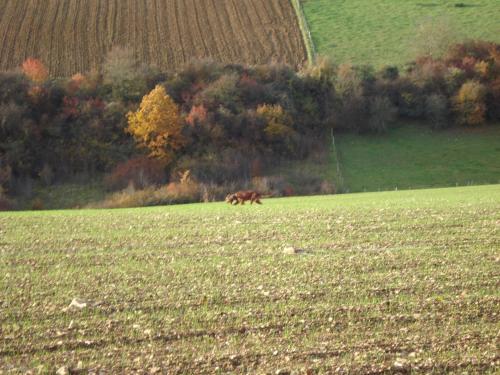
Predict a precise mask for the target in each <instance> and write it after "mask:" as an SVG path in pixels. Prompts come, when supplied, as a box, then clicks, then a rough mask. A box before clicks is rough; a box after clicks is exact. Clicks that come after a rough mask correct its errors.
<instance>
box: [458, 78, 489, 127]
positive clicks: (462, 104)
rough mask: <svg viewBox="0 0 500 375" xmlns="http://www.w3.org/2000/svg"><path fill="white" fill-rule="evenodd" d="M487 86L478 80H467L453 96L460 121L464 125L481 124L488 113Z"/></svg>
mask: <svg viewBox="0 0 500 375" xmlns="http://www.w3.org/2000/svg"><path fill="white" fill-rule="evenodd" d="M485 98H486V88H485V86H484V85H483V84H481V83H480V82H478V81H474V80H469V81H467V82H465V83H464V84H463V85H462V87H461V88H460V90H459V91H458V94H457V95H456V96H455V97H454V98H453V102H454V110H455V112H456V114H457V117H458V122H459V123H461V124H463V125H480V124H482V123H483V122H484V121H485V115H486V104H485Z"/></svg>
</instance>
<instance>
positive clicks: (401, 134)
mask: <svg viewBox="0 0 500 375" xmlns="http://www.w3.org/2000/svg"><path fill="white" fill-rule="evenodd" d="M336 142H337V150H338V152H339V159H340V162H341V166H342V174H343V177H344V185H345V186H344V190H346V191H351V192H359V191H377V190H394V189H396V188H397V189H412V188H413V189H415V188H423V187H443V186H456V185H459V186H463V185H474V184H487V183H500V126H498V125H490V126H483V127H481V128H477V129H465V128H453V129H449V130H443V131H439V130H438V131H433V130H431V129H430V128H429V127H427V126H423V125H416V124H413V125H411V124H405V125H403V126H401V127H400V128H397V129H393V130H390V131H389V132H388V133H387V134H384V135H381V136H373V135H355V134H339V135H338V136H337V137H336ZM330 168H331V169H334V168H335V166H334V165H331V166H330Z"/></svg>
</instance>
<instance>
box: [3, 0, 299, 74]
mask: <svg viewBox="0 0 500 375" xmlns="http://www.w3.org/2000/svg"><path fill="white" fill-rule="evenodd" d="M0 9H2V11H1V12H0V69H1V70H4V69H11V68H16V67H19V66H20V65H21V63H22V62H23V61H24V59H26V58H27V57H30V56H32V57H36V58H40V59H41V60H42V61H43V62H44V63H45V64H46V65H47V66H48V67H49V70H50V72H51V73H52V74H53V75H56V76H70V75H72V74H75V73H77V72H81V73H85V72H88V71H90V70H92V69H97V68H99V66H100V64H101V63H102V61H103V59H104V57H105V55H106V53H107V52H108V51H109V50H110V49H111V47H112V46H114V45H120V46H128V47H130V48H131V49H132V50H133V51H134V53H135V55H136V57H137V58H138V60H139V61H140V62H141V63H145V64H153V65H156V66H158V67H159V68H161V69H162V70H164V71H173V70H175V69H178V68H180V67H182V66H183V65H185V64H186V63H188V62H190V61H191V60H193V59H201V58H212V59H214V60H216V61H220V62H224V63H246V64H263V63H268V62H271V61H279V62H286V63H288V64H290V65H292V66H298V65H301V64H302V63H303V62H304V61H305V60H306V51H305V47H304V43H303V40H302V35H301V33H300V30H299V27H298V23H297V19H296V16H295V13H294V10H293V8H292V6H291V4H290V2H289V0H252V1H240V0H147V1H139V0H106V1H103V0H85V1H81V0H74V1H67V0H46V1H39V0H0Z"/></svg>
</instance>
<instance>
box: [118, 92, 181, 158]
mask: <svg viewBox="0 0 500 375" xmlns="http://www.w3.org/2000/svg"><path fill="white" fill-rule="evenodd" d="M127 118H128V128H127V129H126V131H127V132H129V133H130V134H132V135H133V136H134V138H135V140H136V142H137V143H138V144H139V146H141V147H145V148H147V149H149V151H150V156H152V157H155V158H159V159H162V160H163V161H164V162H165V163H167V164H168V163H170V162H171V161H172V160H173V158H174V155H175V152H176V151H178V150H180V149H181V148H182V147H183V146H184V145H185V144H186V139H185V137H184V136H183V135H182V122H181V117H180V113H179V107H178V106H177V104H175V102H174V101H173V100H172V98H171V97H170V96H169V95H168V94H167V92H166V91H165V88H164V87H162V86H160V85H157V86H156V87H155V88H154V89H153V90H152V91H151V92H150V93H149V94H147V95H145V96H144V97H143V98H142V102H141V105H140V108H139V110H137V111H136V112H129V113H128V115H127Z"/></svg>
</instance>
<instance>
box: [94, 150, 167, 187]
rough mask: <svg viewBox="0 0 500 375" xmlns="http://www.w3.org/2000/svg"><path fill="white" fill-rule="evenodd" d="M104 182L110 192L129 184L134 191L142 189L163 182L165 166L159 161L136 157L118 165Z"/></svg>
mask: <svg viewBox="0 0 500 375" xmlns="http://www.w3.org/2000/svg"><path fill="white" fill-rule="evenodd" d="M104 181H105V185H106V187H107V188H108V189H111V190H118V189H124V188H125V187H127V186H128V185H129V184H132V185H133V186H134V187H135V188H136V189H144V188H146V187H147V186H150V185H158V184H161V183H163V182H164V181H165V164H164V163H163V162H162V161H161V160H157V159H152V158H148V157H146V156H137V157H135V158H132V159H130V160H127V161H126V162H123V163H120V164H118V165H117V166H116V167H115V169H114V170H113V172H111V174H109V175H107V176H106V177H105V179H104Z"/></svg>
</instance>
